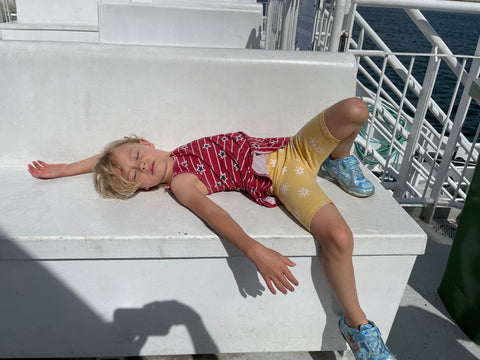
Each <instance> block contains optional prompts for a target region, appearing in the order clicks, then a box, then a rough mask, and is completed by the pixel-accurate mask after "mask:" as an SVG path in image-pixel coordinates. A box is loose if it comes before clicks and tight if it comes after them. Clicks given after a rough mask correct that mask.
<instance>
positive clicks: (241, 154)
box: [170, 132, 290, 207]
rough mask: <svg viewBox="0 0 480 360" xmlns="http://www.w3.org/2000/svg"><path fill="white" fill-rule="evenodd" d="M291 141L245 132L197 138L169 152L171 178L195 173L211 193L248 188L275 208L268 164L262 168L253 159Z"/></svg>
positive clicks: (284, 138)
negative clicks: (252, 135) (171, 170)
mask: <svg viewBox="0 0 480 360" xmlns="http://www.w3.org/2000/svg"><path fill="white" fill-rule="evenodd" d="M289 141H290V138H289V137H276V138H254V137H250V136H248V135H247V134H245V133H243V132H235V133H230V134H221V135H215V136H209V137H205V138H202V139H199V140H195V141H192V142H191V143H188V144H186V145H183V146H181V147H179V148H177V149H175V150H173V151H172V153H171V154H170V156H171V157H173V158H174V159H175V163H174V165H173V176H172V179H173V178H174V177H175V176H176V175H178V174H182V173H191V174H195V175H196V176H198V177H199V178H200V180H202V182H203V183H204V184H205V186H206V187H207V189H208V193H209V194H212V193H215V192H219V191H229V190H236V191H245V192H247V193H248V194H249V195H250V196H251V197H252V198H253V199H254V200H255V201H256V202H257V203H259V204H261V205H264V206H268V207H274V206H277V205H278V201H277V200H276V198H274V197H272V196H270V194H269V192H268V190H269V189H270V187H271V186H272V180H271V179H270V177H269V176H268V173H267V171H266V167H265V169H263V170H259V169H258V168H257V167H256V166H255V165H254V159H255V158H256V157H257V156H262V157H263V155H261V154H264V153H270V152H274V151H276V150H277V149H279V148H282V147H284V146H285V145H287V144H288V142H289ZM259 154H260V155H259ZM255 163H256V162H255ZM254 167H255V169H254Z"/></svg>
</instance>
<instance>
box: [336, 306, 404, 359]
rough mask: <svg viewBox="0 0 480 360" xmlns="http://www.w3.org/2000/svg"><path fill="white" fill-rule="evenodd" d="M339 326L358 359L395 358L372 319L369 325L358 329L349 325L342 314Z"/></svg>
mask: <svg viewBox="0 0 480 360" xmlns="http://www.w3.org/2000/svg"><path fill="white" fill-rule="evenodd" d="M338 326H339V328H340V332H341V333H342V336H343V338H344V339H345V341H346V342H347V343H348V345H350V349H352V352H353V355H355V359H356V360H395V357H394V356H393V355H392V354H391V353H390V350H388V348H387V346H386V345H385V344H384V342H383V340H382V336H381V335H380V331H379V330H378V328H377V327H376V326H375V323H373V322H372V321H369V322H368V325H362V326H360V330H357V329H353V328H351V327H350V326H348V325H347V323H346V322H345V318H344V317H343V315H342V317H341V318H340V321H339V322H338Z"/></svg>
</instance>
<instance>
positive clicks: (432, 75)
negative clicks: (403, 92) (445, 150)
mask: <svg viewBox="0 0 480 360" xmlns="http://www.w3.org/2000/svg"><path fill="white" fill-rule="evenodd" d="M439 67H440V59H439V58H438V57H436V56H431V57H430V60H429V61H428V66H427V72H426V74H425V79H424V81H423V85H422V89H421V90H420V94H419V98H418V104H417V110H416V111H415V116H414V118H413V124H412V127H411V128H410V134H409V135H408V139H407V146H406V148H405V154H404V155H403V160H402V165H401V167H400V171H399V175H400V176H399V178H398V181H397V182H398V185H397V186H396V187H395V190H394V191H393V197H394V198H396V199H401V198H402V197H403V195H404V192H405V187H406V183H407V181H408V177H409V176H410V175H411V173H412V171H411V170H412V166H413V164H412V161H413V157H414V155H415V150H416V147H417V145H418V140H419V138H420V133H421V130H422V125H423V121H424V119H425V115H426V113H427V109H428V105H429V102H430V98H431V96H432V91H433V86H434V85H435V80H436V78H437V74H438V68H439Z"/></svg>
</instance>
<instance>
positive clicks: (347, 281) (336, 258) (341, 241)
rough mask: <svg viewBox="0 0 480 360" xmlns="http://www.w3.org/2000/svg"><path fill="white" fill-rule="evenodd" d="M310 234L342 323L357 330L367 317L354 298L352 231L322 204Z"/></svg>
mask: <svg viewBox="0 0 480 360" xmlns="http://www.w3.org/2000/svg"><path fill="white" fill-rule="evenodd" d="M310 231H311V233H312V235H313V236H314V237H315V239H317V240H318V241H319V243H320V246H321V248H322V253H321V262H322V267H323V271H324V273H325V276H326V278H327V280H328V282H329V284H330V287H331V288H332V291H333V292H334V294H335V296H336V297H337V300H338V302H339V303H340V306H341V307H342V310H343V312H344V315H345V321H346V322H347V324H348V325H349V326H351V327H354V328H357V329H358V328H359V327H360V325H363V324H367V318H366V316H365V313H364V312H363V310H362V309H361V307H360V303H359V301H358V297H357V288H356V285H355V275H354V271H353V263H352V254H353V235H352V232H351V231H350V228H349V227H348V225H347V224H346V223H345V220H344V219H343V217H342V215H340V213H339V211H338V210H337V208H336V206H335V205H333V204H328V205H325V206H323V207H322V208H320V210H318V211H317V212H316V213H315V215H314V216H313V219H312V221H311V223H310Z"/></svg>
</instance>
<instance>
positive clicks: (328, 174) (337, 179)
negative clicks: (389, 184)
mask: <svg viewBox="0 0 480 360" xmlns="http://www.w3.org/2000/svg"><path fill="white" fill-rule="evenodd" d="M320 170H321V171H322V173H323V174H325V175H327V176H328V177H329V178H330V179H331V180H333V181H334V182H335V183H336V184H337V185H338V186H340V187H341V188H342V190H343V191H345V192H346V193H348V194H350V195H353V196H355V197H359V198H367V197H370V196H372V195H373V194H375V189H374V190H373V191H372V192H371V193H369V194H359V193H357V192H355V191H353V190H350V189H349V188H348V187H347V185H345V184H344V183H343V181H342V180H341V179H339V178H338V176H336V175H335V174H334V173H332V172H330V171H329V170H327V169H325V168H324V167H323V166H322V167H321V168H320Z"/></svg>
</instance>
